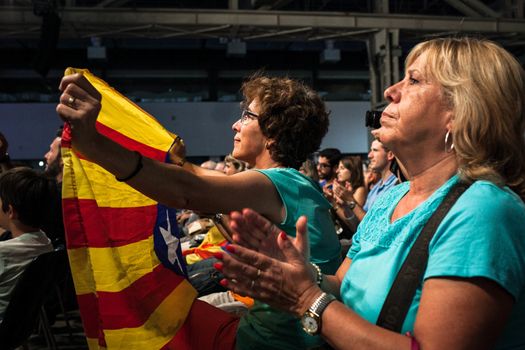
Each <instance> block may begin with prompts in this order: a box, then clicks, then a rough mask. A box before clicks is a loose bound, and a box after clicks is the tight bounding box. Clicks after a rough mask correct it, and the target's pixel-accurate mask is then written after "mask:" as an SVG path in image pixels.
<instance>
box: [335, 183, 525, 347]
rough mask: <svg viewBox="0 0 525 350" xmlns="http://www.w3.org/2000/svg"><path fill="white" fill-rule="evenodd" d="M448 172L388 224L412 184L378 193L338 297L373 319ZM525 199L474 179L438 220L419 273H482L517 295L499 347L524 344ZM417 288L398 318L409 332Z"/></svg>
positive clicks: (444, 188)
mask: <svg viewBox="0 0 525 350" xmlns="http://www.w3.org/2000/svg"><path fill="white" fill-rule="evenodd" d="M457 180H458V177H457V176H454V177H453V178H451V179H450V180H449V181H447V183H445V184H444V185H443V186H442V187H441V188H439V189H438V190H437V191H436V192H435V193H434V194H432V195H431V196H430V197H429V198H428V199H427V200H426V201H425V202H423V203H421V204H420V205H419V206H418V207H417V208H415V209H414V210H412V211H411V212H410V213H408V214H406V215H405V216H403V217H401V218H399V219H397V220H396V221H395V222H392V223H391V222H390V218H391V216H392V213H393V211H394V208H395V207H396V205H397V203H398V202H399V201H400V200H401V198H402V197H403V196H404V195H405V194H406V193H407V192H408V189H409V183H408V182H406V183H402V184H400V185H398V186H396V187H394V188H393V189H391V190H390V191H389V192H388V193H386V194H385V195H384V196H382V197H380V198H379V199H378V200H377V202H376V203H375V204H374V206H373V207H372V209H371V210H370V211H369V212H368V213H367V215H366V216H365V218H364V220H363V222H362V223H361V225H360V226H359V229H358V231H357V233H356V234H355V235H354V241H353V244H352V247H351V248H350V250H349V251H348V255H347V256H348V258H350V259H352V264H351V266H350V268H349V270H348V271H347V273H346V275H345V277H344V279H343V282H342V285H341V296H342V299H343V302H344V303H345V304H346V305H347V306H349V307H350V308H352V309H353V310H354V311H355V312H357V313H358V314H359V315H361V316H362V317H363V318H365V319H366V320H368V321H369V322H371V323H376V321H377V317H378V315H379V312H380V311H381V308H382V306H383V304H384V301H385V298H386V296H387V294H388V292H389V290H390V287H391V286H392V282H393V281H394V279H395V277H396V275H397V273H398V271H399V269H400V267H401V265H402V264H403V262H404V260H405V258H406V256H407V254H408V251H409V250H410V248H411V247H412V245H413V243H414V241H415V239H416V237H417V235H419V233H420V232H421V229H422V228H423V226H424V224H425V223H426V222H427V220H428V219H429V217H430V216H431V214H432V213H433V212H434V210H435V209H436V208H437V207H438V206H439V204H440V203H441V202H442V200H443V198H444V196H445V195H446V194H447V193H448V191H449V190H450V187H451V186H452V185H453V184H454V183H455V182H456V181H457ZM524 224H525V204H524V203H523V201H522V200H521V199H520V198H519V197H518V196H517V195H516V194H515V193H514V192H512V191H511V190H510V189H509V188H507V187H505V188H500V187H498V186H496V185H494V184H493V183H490V182H488V181H476V182H475V183H473V184H472V185H471V186H470V188H469V189H468V190H467V191H466V192H465V193H464V194H463V195H462V196H461V197H460V198H459V199H458V201H457V202H456V203H455V205H454V206H453V207H452V208H451V210H450V212H449V213H448V214H447V215H446V216H445V218H444V219H443V221H442V222H441V224H440V225H439V227H438V229H437V231H436V233H435V235H434V237H433V238H432V240H431V242H430V246H429V252H430V256H429V261H428V266H427V269H426V271H425V274H424V279H428V278H432V277H439V276H456V277H463V278H470V277H485V278H488V279H490V280H493V281H495V282H497V283H498V284H499V285H500V286H502V287H503V288H504V289H505V290H507V291H508V292H509V293H510V294H511V295H512V296H513V297H514V299H515V301H516V303H515V305H514V308H513V311H512V315H511V318H510V320H509V323H508V324H507V326H506V328H505V331H504V334H503V335H502V336H501V338H500V340H499V342H498V346H497V349H511V348H512V349H514V348H518V347H520V346H521V347H520V348H522V347H523V346H525V337H524V336H523V331H524V330H525V230H524ZM421 288H422V285H420V286H419V288H418V290H417V292H416V295H415V297H414V300H413V301H412V305H411V306H410V309H409V311H408V314H407V317H406V319H405V322H404V324H403V329H402V332H403V333H405V332H408V331H410V332H412V331H413V328H414V321H415V318H416V314H417V310H418V307H419V301H420V298H421Z"/></svg>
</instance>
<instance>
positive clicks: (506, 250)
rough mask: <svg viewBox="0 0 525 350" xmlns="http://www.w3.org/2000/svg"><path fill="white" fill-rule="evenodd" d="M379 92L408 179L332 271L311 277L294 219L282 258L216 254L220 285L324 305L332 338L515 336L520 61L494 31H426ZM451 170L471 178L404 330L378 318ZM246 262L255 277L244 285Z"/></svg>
mask: <svg viewBox="0 0 525 350" xmlns="http://www.w3.org/2000/svg"><path fill="white" fill-rule="evenodd" d="M385 98H386V99H387V100H388V101H389V104H388V106H387V107H386V108H385V110H384V111H383V114H382V117H381V128H379V129H378V130H375V131H374V136H375V137H376V138H379V139H380V140H381V142H383V143H384V144H385V145H386V146H387V147H388V148H389V149H390V150H392V152H394V154H395V155H396V157H398V159H399V160H400V161H401V163H402V164H403V165H404V167H405V170H406V175H407V176H408V179H409V181H408V182H405V183H402V184H399V185H398V186H396V187H394V188H393V189H391V190H390V191H389V192H388V193H386V194H384V195H383V196H381V197H380V198H379V199H378V200H377V202H376V203H375V204H374V206H373V207H372V208H371V210H370V211H369V212H368V213H367V214H366V216H365V218H364V220H363V221H362V222H361V224H360V226H359V229H358V231H357V233H356V234H355V235H354V240H353V244H352V247H351V248H350V250H349V252H348V255H347V257H346V259H345V261H344V262H343V263H342V265H341V266H340V268H339V270H338V271H337V273H336V274H335V275H333V276H327V275H323V276H322V283H321V285H320V286H318V285H317V284H316V283H315V280H314V279H313V276H314V274H313V271H312V269H311V268H310V267H309V265H308V264H306V263H305V260H304V255H301V251H303V252H307V250H306V251H305V248H306V247H305V245H304V243H305V239H306V237H305V236H304V233H305V231H306V228H305V227H304V222H299V224H300V225H299V226H298V234H297V239H296V240H295V241H292V240H291V239H289V238H287V236H286V235H284V234H280V235H279V237H278V239H277V243H278V245H277V248H278V249H279V250H280V251H281V253H282V255H279V259H272V258H270V257H265V256H263V255H262V254H260V253H256V252H254V251H251V250H248V249H245V248H242V247H238V246H234V247H233V248H234V253H233V254H232V255H225V256H224V260H223V263H224V266H223V268H224V272H225V275H226V276H227V281H225V284H226V285H227V286H229V287H230V288H231V289H232V290H234V291H236V292H238V293H244V294H248V295H252V296H254V297H257V298H260V299H264V300H267V301H268V302H270V303H271V304H272V305H274V306H276V307H279V308H281V309H284V310H287V311H288V312H291V313H293V314H295V315H296V316H297V317H301V316H303V315H304V314H305V311H306V310H308V309H309V308H312V307H313V306H314V305H313V303H314V301H318V305H324V306H326V305H327V306H326V307H325V308H324V309H322V310H320V311H318V312H319V319H320V320H321V321H322V322H321V323H320V325H319V328H318V330H319V333H320V334H321V335H322V336H323V337H324V338H325V339H326V340H327V341H328V342H329V343H330V344H331V345H332V347H333V348H335V349H354V350H355V349H357V350H359V349H377V350H381V349H406V350H408V349H419V348H421V349H425V350H429V349H430V350H431V349H523V348H525V337H524V336H523V329H525V328H524V327H525V231H524V230H523V225H524V223H525V204H524V203H523V199H524V198H525V141H524V135H525V72H524V70H523V68H522V67H521V65H520V63H519V62H518V61H517V60H516V59H515V58H514V57H512V56H511V55H510V54H509V53H508V52H507V51H505V50H504V49H503V48H501V47H500V46H498V45H497V44H495V43H493V42H490V41H486V40H478V39H471V38H457V39H456V38H454V39H452V38H449V39H434V40H430V41H427V42H423V43H421V44H419V45H417V46H416V47H415V48H414V49H413V50H412V51H411V52H410V54H409V55H408V57H407V60H406V73H405V77H404V79H403V80H401V81H400V82H398V83H396V84H394V85H392V86H391V87H389V88H388V89H386V91H385ZM460 180H461V181H464V182H467V183H470V187H469V188H468V189H467V190H466V191H465V192H464V193H463V195H462V196H461V197H459V199H458V200H457V201H456V202H455V204H454V205H453V207H452V208H451V209H450V211H449V212H448V214H447V215H446V216H445V217H444V219H443V220H442V221H441V224H440V225H439V227H438V228H437V230H436V232H435V234H434V236H433V238H432V240H431V241H430V244H429V248H428V253H429V258H428V264H427V267H426V270H425V272H424V276H423V278H422V280H421V282H420V285H419V286H418V288H417V291H416V294H415V296H414V297H413V299H412V300H411V305H410V307H409V310H408V313H407V314H406V317H404V323H403V326H402V330H401V331H400V332H393V331H390V330H387V329H385V328H382V327H379V326H377V325H376V324H375V323H376V321H377V319H378V315H379V312H380V310H381V308H382V306H383V304H384V302H385V298H386V295H387V293H388V292H389V290H390V288H391V286H392V281H393V280H394V278H395V276H396V275H397V273H398V271H399V269H400V266H401V264H402V263H403V262H404V260H405V258H406V256H407V253H408V251H409V250H410V249H411V247H412V245H413V243H414V241H415V239H416V237H417V236H418V235H419V234H420V232H421V228H422V227H423V225H424V224H425V223H426V221H427V220H428V218H429V217H430V216H431V215H432V214H433V213H434V211H435V210H436V208H437V207H438V205H439V204H440V203H441V202H442V200H443V198H444V196H445V195H446V194H447V193H448V192H449V190H450V188H451V187H452V186H453V185H454V184H455V183H456V182H458V181H460ZM252 214H253V213H252ZM234 216H235V215H234ZM248 221H249V222H251V224H252V226H253V227H258V226H260V223H261V222H264V220H263V219H262V218H261V217H258V218H257V220H248ZM253 227H250V226H248V225H246V224H245V225H244V226H243V230H248V231H250V230H252V229H253ZM306 241H307V239H306ZM292 242H293V243H294V244H292ZM296 248H300V249H299V250H297V249H296ZM283 256H284V257H286V258H284V259H283ZM241 271H242V274H241V273H240V272H241ZM276 271H279V273H276ZM256 274H257V275H259V276H258V277H257V283H258V285H261V288H258V289H257V290H254V291H251V290H250V289H249V288H247V285H248V284H249V281H250V280H253V279H254V278H255V276H256ZM232 278H235V279H236V281H237V283H236V284H233V283H231V281H232ZM263 287H264V288H263ZM323 291H324V292H326V293H328V294H323ZM329 294H331V295H335V296H336V297H337V298H338V300H340V301H332V300H333V298H330V297H329ZM330 301H331V302H330ZM321 302H323V303H322V304H321ZM403 316H405V315H403ZM310 321H311V323H314V322H315V320H313V319H310ZM407 332H410V335H409V336H407V335H405V334H406V333H407Z"/></svg>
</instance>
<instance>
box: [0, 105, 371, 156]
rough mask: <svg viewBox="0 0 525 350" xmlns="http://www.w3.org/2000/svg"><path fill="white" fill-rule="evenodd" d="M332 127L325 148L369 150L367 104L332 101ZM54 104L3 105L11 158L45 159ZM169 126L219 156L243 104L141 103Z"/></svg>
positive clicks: (193, 149) (0, 115)
mask: <svg viewBox="0 0 525 350" xmlns="http://www.w3.org/2000/svg"><path fill="white" fill-rule="evenodd" d="M327 105H328V108H329V109H330V110H331V122H330V129H329V132H328V134H327V135H326V137H325V139H324V141H323V144H322V146H321V147H322V148H325V147H337V148H339V149H340V150H341V151H343V152H348V153H366V152H367V150H368V141H367V140H368V139H367V135H368V131H367V129H366V127H365V126H364V115H365V111H366V110H367V109H368V108H369V106H370V104H369V103H367V102H329V103H327ZM55 106H56V104H50V103H18V104H9V103H6V104H0V131H1V132H2V133H3V134H4V135H5V136H6V138H7V139H8V141H9V153H10V155H11V158H13V159H41V158H42V157H43V155H44V154H45V153H46V152H47V150H48V148H49V143H50V142H51V140H52V139H53V137H54V135H55V131H56V129H57V128H58V126H60V124H61V120H60V118H59V117H58V116H57V114H56V112H55ZM140 106H141V107H142V108H143V109H145V110H146V111H148V112H149V113H150V114H152V115H154V116H155V117H156V118H157V119H158V120H159V121H160V123H161V124H162V125H164V126H165V127H166V129H168V130H170V131H172V132H174V133H176V134H178V135H180V136H181V137H182V138H183V139H184V141H185V143H186V146H187V154H188V155H189V156H208V155H209V156H220V155H226V154H228V153H229V152H230V151H231V148H232V142H233V132H232V130H231V125H232V124H233V123H234V122H235V121H236V120H237V119H238V117H239V104H238V103H226V102H191V103H143V104H141V105H140Z"/></svg>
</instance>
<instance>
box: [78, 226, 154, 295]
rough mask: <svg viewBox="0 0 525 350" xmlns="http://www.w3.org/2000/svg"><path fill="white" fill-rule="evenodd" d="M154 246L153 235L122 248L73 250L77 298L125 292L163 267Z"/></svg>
mask: <svg viewBox="0 0 525 350" xmlns="http://www.w3.org/2000/svg"><path fill="white" fill-rule="evenodd" d="M152 246H153V236H150V237H148V238H147V239H145V240H142V241H139V242H135V243H131V244H128V245H125V246H121V247H111V248H77V249H70V250H69V261H70V264H71V270H72V271H75V273H74V274H73V281H74V282H75V289H76V291H77V295H80V294H88V293H95V292H97V291H99V292H120V291H122V290H124V289H126V288H127V287H129V286H130V285H131V284H132V283H133V282H135V281H136V280H138V279H139V278H141V277H142V276H144V275H145V274H147V273H150V272H151V271H153V269H154V268H155V267H156V266H157V265H159V264H160V262H159V259H158V258H157V255H156V254H155V252H154V251H153V250H152V249H151V247H152ZM87 261H89V262H91V264H87V263H86V262H87Z"/></svg>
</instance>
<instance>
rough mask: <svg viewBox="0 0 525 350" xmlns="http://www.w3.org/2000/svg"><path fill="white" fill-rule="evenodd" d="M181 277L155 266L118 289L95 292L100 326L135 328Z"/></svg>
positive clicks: (173, 287) (107, 327)
mask: <svg viewBox="0 0 525 350" xmlns="http://www.w3.org/2000/svg"><path fill="white" fill-rule="evenodd" d="M183 280H184V278H183V277H181V276H179V275H177V274H176V273H175V272H173V271H171V270H169V269H167V268H166V267H164V266H163V265H159V266H157V267H156V268H155V269H154V270H153V271H152V272H151V273H148V274H146V275H144V276H142V277H141V278H139V279H138V280H136V281H135V282H133V283H132V284H131V285H130V286H129V287H128V288H126V289H124V290H122V291H120V292H116V293H112V292H97V295H98V302H99V305H100V319H101V322H102V324H103V327H104V329H122V328H135V327H139V326H141V325H143V324H144V322H146V321H147V320H148V318H149V317H150V316H151V314H152V313H153V311H155V309H156V308H157V307H158V306H159V305H160V303H161V302H162V301H163V300H164V299H165V298H166V297H167V296H168V295H169V294H170V293H171V292H172V291H173V290H174V289H175V288H177V286H178V285H179V284H180V283H181V282H182V281H183ZM137 301H140V302H137ZM172 311H173V312H177V310H172Z"/></svg>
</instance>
